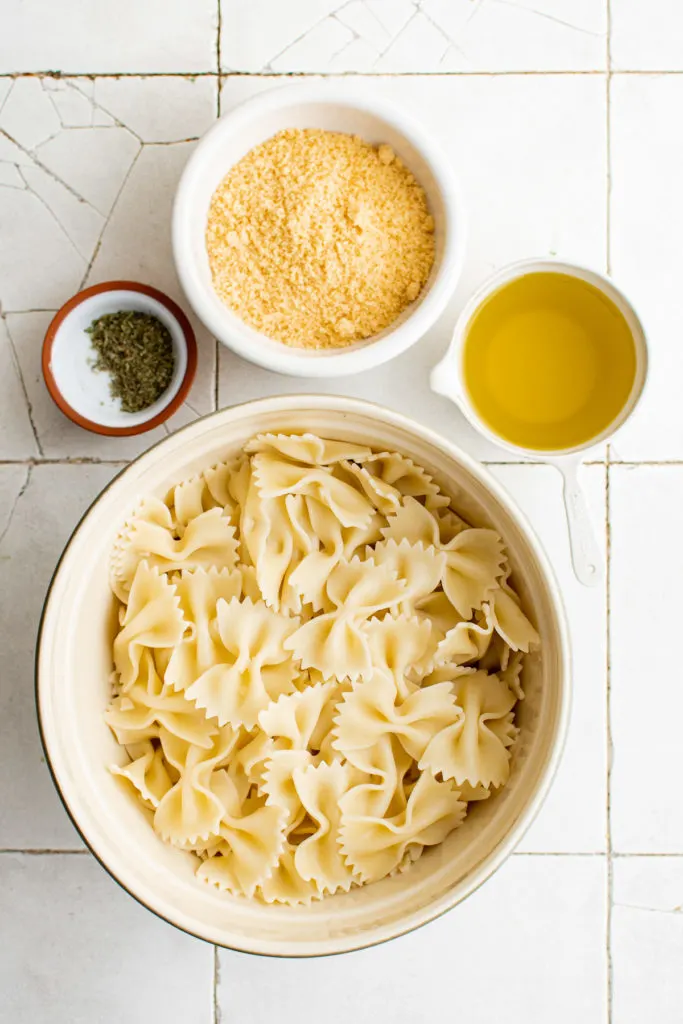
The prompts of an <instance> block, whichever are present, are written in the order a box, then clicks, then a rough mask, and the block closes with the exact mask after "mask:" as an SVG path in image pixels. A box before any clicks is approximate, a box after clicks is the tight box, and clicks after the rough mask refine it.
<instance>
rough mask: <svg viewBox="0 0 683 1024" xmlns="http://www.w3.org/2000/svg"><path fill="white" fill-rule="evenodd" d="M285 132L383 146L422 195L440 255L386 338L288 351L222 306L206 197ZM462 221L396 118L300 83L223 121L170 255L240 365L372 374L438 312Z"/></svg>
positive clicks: (205, 146) (424, 140)
mask: <svg viewBox="0 0 683 1024" xmlns="http://www.w3.org/2000/svg"><path fill="white" fill-rule="evenodd" d="M284 128H324V129H327V130H329V131H336V132H348V133H352V134H357V135H360V136H361V137H362V138H363V139H365V140H366V141H368V142H371V143H374V144H378V143H381V142H386V143H388V144H389V145H390V146H391V147H392V149H393V150H394V151H395V152H396V153H397V154H398V156H399V157H400V158H401V160H403V162H404V163H405V164H406V166H407V167H408V168H409V169H410V170H411V171H412V173H413V174H414V175H415V177H416V179H417V180H418V181H419V182H420V184H421V185H422V187H423V188H424V190H425V192H426V194H427V200H428V203H429V207H430V211H431V213H432V215H433V217H434V221H435V225H436V230H435V243H436V256H435V260H434V266H433V268H432V271H431V274H430V277H429V279H428V281H427V284H426V286H425V287H424V288H423V290H422V293H421V295H420V297H419V298H418V299H417V301H416V302H414V303H412V304H411V305H410V306H408V308H407V309H406V310H404V312H403V313H402V314H401V316H400V317H399V318H398V319H397V320H396V321H395V322H394V323H393V324H392V325H391V326H390V327H388V328H387V329H386V330H384V331H382V332H381V333H380V334H377V335H374V336H373V337H372V338H369V339H366V340H365V341H361V342H356V343H355V344H353V345H349V346H348V348H344V349H341V350H340V349H335V350H327V351H310V350H306V349H296V348H290V347H289V346H287V345H284V344H282V343H281V342H278V341H274V340H273V339H272V338H268V337H267V336H266V335H265V334H261V333H260V332H258V331H256V330H254V328H252V327H249V326H248V325H247V324H246V323H244V321H243V320H241V319H240V318H239V317H238V316H237V315H236V314H235V313H233V312H232V311H231V310H230V309H229V308H228V307H227V306H226V305H225V304H224V303H223V302H222V301H221V299H220V298H219V297H218V295H217V294H216V292H215V290H214V288H213V284H212V281H211V271H210V268H209V260H208V256H207V252H206V241H205V231H206V221H207V215H208V209H209V203H210V200H211V196H212V195H213V193H214V191H215V190H216V188H217V186H218V185H219V183H220V182H221V181H222V179H223V178H224V177H225V175H226V174H227V172H228V171H229V170H230V168H231V167H232V166H233V165H234V164H235V163H237V161H238V160H240V159H241V158H242V157H243V156H244V155H245V154H246V153H247V152H249V150H250V149H253V147H254V146H256V145H258V144H259V143H260V142H263V141H265V140H266V139H268V138H270V137H271V136H273V135H275V134H276V132H278V131H281V130H282V129H284ZM464 246H465V230H464V218H463V212H462V204H461V201H460V193H459V188H458V184H457V180H456V178H455V175H454V173H453V171H452V169H451V167H450V165H449V163H448V161H447V160H446V158H445V157H444V155H443V154H442V153H441V151H440V149H439V147H438V146H436V145H435V143H434V142H433V141H432V140H431V139H430V137H429V135H427V134H426V133H425V132H424V131H423V130H422V128H421V127H420V126H419V125H418V124H416V123H414V122H413V121H412V120H411V119H410V118H409V117H407V116H406V115H405V114H404V113H403V112H402V111H401V110H398V109H397V108H395V107H393V106H392V105H391V104H388V103H386V102H385V101H384V100H380V99H378V98H377V97H375V96H373V95H371V94H370V95H368V94H367V91H366V92H364V93H361V91H360V90H359V88H358V86H356V85H353V84H350V83H342V84H341V85H340V84H338V83H334V82H299V83H296V84H295V85H289V86H285V87H282V88H277V89H271V90H269V91H268V92H265V93H262V94H261V95H259V96H255V97H254V98H253V99H250V100H247V101H246V102H245V103H243V104H241V106H239V107H237V108H236V109H235V110H233V111H231V112H230V113H229V114H226V115H225V116H224V117H221V118H220V120H219V121H218V122H217V124H216V125H214V127H213V128H211V130H210V131H209V132H207V134H206V135H205V136H204V138H203V139H202V140H201V142H200V143H199V145H198V146H197V148H196V149H195V151H194V153H193V154H192V156H191V157H190V160H189V161H188V164H187V166H186V168H185V170H184V171H183V174H182V177H181V179H180V183H179V185H178V191H177V193H176V199H175V206H174V210H173V254H174V257H175V262H176V267H177V270H178V276H179V278H180V281H181V284H182V286H183V288H184V290H185V294H186V295H187V298H188V301H189V302H190V303H191V305H192V307H193V309H194V311H195V312H196V314H197V316H198V317H199V318H200V320H202V321H203V323H204V324H205V325H206V327H207V328H208V329H209V330H210V331H211V333H212V334H213V335H214V336H215V337H216V338H218V339H219V341H222V342H223V344H224V345H227V346H228V348H231V349H233V351H235V352H237V354H238V355H240V356H243V357H244V358H245V359H249V360H251V362H253V363H258V364H259V366H265V367H266V368H267V369H269V370H276V371H278V372H279V373H288V374H293V375H294V376H300V377H340V376H343V375H344V374H348V373H358V372H359V371H360V370H367V369H369V368H370V367H372V366H378V365H379V364H380V363H384V362H386V361H387V360H389V359H393V358H394V356H397V355H399V354H400V353H401V352H405V350H406V349H407V348H409V346H410V345H413V344H414V343H415V342H416V341H417V340H418V339H419V338H420V337H421V336H422V335H423V334H424V333H425V332H426V331H427V330H428V329H429V327H431V326H432V324H433V323H434V321H435V320H436V319H437V318H438V316H439V315H440V314H441V313H442V312H443V309H444V307H445V306H446V303H447V302H448V299H449V298H450V296H451V295H452V293H453V291H454V289H455V286H456V284H457V281H458V278H459V276H460V271H461V268H462V261H463V255H464Z"/></svg>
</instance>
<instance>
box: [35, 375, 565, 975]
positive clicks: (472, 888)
mask: <svg viewBox="0 0 683 1024" xmlns="http://www.w3.org/2000/svg"><path fill="white" fill-rule="evenodd" d="M301 397H302V396H300V395H279V396H274V397H271V398H261V399H254V400H251V401H247V402H242V403H239V404H237V405H233V406H229V407H227V408H225V409H219V410H217V411H215V412H212V413H208V414H206V415H205V416H202V417H200V418H199V419H197V420H195V421H193V422H192V423H189V424H186V425H185V426H183V427H181V428H179V430H177V431H175V432H174V433H173V434H171V435H170V436H169V437H164V438H162V439H161V440H159V441H158V442H156V443H155V444H154V445H152V446H151V447H150V448H148V449H147V450H146V451H145V452H142V453H140V454H139V455H138V456H136V457H135V458H134V459H132V460H131V461H130V463H129V464H128V465H126V466H124V467H123V468H122V469H121V470H120V471H119V472H118V473H116V475H115V476H114V477H112V479H111V480H110V481H109V482H108V483H107V484H106V485H105V486H104V487H103V488H102V490H101V491H100V492H99V493H98V495H97V496H96V497H95V498H94V499H93V501H92V502H91V503H90V505H89V506H88V508H87V509H86V510H85V511H84V513H83V515H82V516H81V517H80V519H79V520H78V522H77V523H76V525H75V527H74V529H73V531H72V532H71V534H70V536H69V538H68V540H67V542H66V544H65V546H64V549H63V551H62V554H61V555H60V558H59V560H58V562H57V564H56V566H55V568H54V570H53V573H52V576H51V578H50V582H49V585H48V589H47V592H46V595H45V600H44V603H43V608H42V611H41V615H40V622H39V627H38V636H37V641H36V648H35V658H34V698H35V704H36V716H37V720H38V732H39V736H40V742H41V745H42V748H43V752H44V754H45V762H46V764H47V767H48V770H49V772H50V776H51V778H52V782H53V784H54V786H55V789H56V790H57V794H58V796H59V799H60V801H61V803H62V806H63V807H64V810H65V811H66V813H67V815H68V817H69V818H70V820H71V823H72V824H73V826H74V828H75V829H76V832H77V833H78V835H79V836H80V838H81V839H82V840H83V843H84V844H85V846H86V848H87V849H88V850H89V851H90V853H91V854H92V855H93V856H94V857H95V859H96V860H97V861H98V862H99V864H100V865H101V866H102V867H103V868H104V870H105V871H106V872H107V874H108V875H109V876H110V877H111V878H112V879H113V880H114V881H115V882H116V883H117V885H119V886H120V888H122V889H123V890H124V891H125V892H127V893H128V895H129V896H132V897H133V899H135V900H136V902H137V903H139V904H140V905H141V906H143V907H145V908H146V909H147V910H149V911H151V912H152V913H153V914H154V915H155V916H156V917H158V918H159V919H160V920H162V921H165V922H166V923H168V924H170V925H172V926H173V927H175V928H178V929H179V931H182V932H185V933H186V934H188V935H191V936H193V937H194V938H197V939H201V940H202V941H204V942H209V943H211V944H212V945H214V946H217V947H221V948H223V949H230V950H233V951H235V952H241V953H250V954H252V955H256V956H268V957H274V958H282V959H308V958H310V957H318V956H336V955H340V954H342V953H351V952H355V951H357V950H362V949H369V948H371V947H372V946H378V945H382V944H383V943H384V942H388V941H390V940H391V939H394V938H400V937H401V936H403V935H407V934H409V933H410V932H413V931H416V930H417V929H418V928H421V927H423V926H424V925H426V924H429V923H430V922H431V921H434V920H436V919H437V918H439V917H442V916H443V915H444V914H445V913H447V912H448V911H449V910H452V909H453V908H454V907H455V906H456V905H458V904H459V903H461V902H462V901H463V900H464V899H467V897H468V896H471V895H472V893H473V892H476V891H477V889H479V888H480V887H481V886H482V885H483V884H484V882H486V881H487V880H488V879H489V878H490V877H491V876H492V875H493V874H494V873H495V872H496V871H497V870H498V868H499V867H500V866H501V865H502V864H503V863H504V862H505V861H506V860H507V859H508V857H509V856H510V855H511V854H512V853H513V851H514V850H515V848H516V847H517V846H518V844H519V843H520V841H521V840H522V838H523V837H524V835H525V834H526V832H527V831H528V829H529V827H530V826H531V824H532V823H533V821H534V820H535V818H536V816H537V815H538V812H539V810H540V809H541V807H542V805H543V803H544V802H545V799H546V797H547V795H548V792H549V791H550V788H551V786H552V783H553V780H554V778H555V775H556V774H557V770H558V767H559V765H560V762H561V759H562V755H563V752H564V748H565V743H566V738H567V731H568V725H569V718H570V713H571V703H572V673H571V667H572V666H571V645H570V638H569V627H568V623H567V617H566V611H565V606H564V601H563V598H562V593H561V591H560V587H559V584H558V582H557V579H556V576H555V573H554V570H553V568H552V566H551V564H550V561H549V559H548V556H547V555H546V553H545V550H544V549H543V546H542V544H541V542H540V540H539V538H538V536H537V535H536V532H535V530H534V528H533V527H532V526H531V524H530V523H529V522H528V520H527V518H526V515H525V514H524V513H523V512H522V510H521V509H519V508H518V506H517V504H516V502H515V501H514V500H513V499H512V498H511V497H510V495H509V494H508V493H507V491H506V489H505V488H504V487H503V485H502V484H499V483H498V481H497V480H496V479H495V477H493V476H492V475H491V474H490V473H489V472H488V470H487V469H486V467H485V466H483V465H481V464H480V463H479V462H477V461H476V460H475V459H474V458H473V457H472V456H470V455H468V454H467V453H466V452H464V451H462V449H460V448H459V447H458V446H457V445H455V444H453V443H452V442H450V441H449V440H448V439H447V438H445V437H443V436H442V435H440V434H438V433H437V432H436V431H434V430H431V429H430V428H429V427H425V426H423V425H422V424H419V423H417V422H416V421H415V420H412V419H411V418H410V417H408V416H405V415H403V414H402V413H399V412H395V411H393V410H391V409H387V408H386V407H385V406H383V405H381V404H379V403H376V402H368V401H365V400H363V399H358V398H351V397H345V396H339V395H335V396H332V395H325V394H311V395H306V396H304V397H305V399H306V401H307V402H309V403H310V406H311V408H314V409H328V410H329V409H332V410H333V411H335V412H339V413H347V414H348V413H353V412H356V413H358V414H366V415H370V416H373V415H374V416H375V418H380V419H382V420H384V421H385V422H387V423H389V424H390V425H392V426H397V427H399V428H403V429H406V430H408V431H410V432H412V433H415V434H417V435H418V436H419V437H420V438H421V439H422V440H424V441H426V442H427V443H429V444H432V445H434V446H435V447H436V448H438V449H440V450H441V451H443V452H444V453H445V454H446V455H447V456H448V457H450V458H453V459H455V460H456V461H459V462H461V463H462V464H463V466H464V467H465V468H466V469H467V470H468V471H469V472H471V473H472V474H473V475H474V476H475V477H477V478H478V479H479V481H480V482H481V483H483V484H484V485H485V486H486V487H487V488H488V489H489V490H490V491H491V493H492V494H493V496H494V498H495V499H496V500H497V501H499V502H500V503H501V504H502V505H503V507H504V508H505V510H506V512H507V513H508V514H509V515H510V516H511V517H512V518H513V520H515V521H516V524H517V526H518V527H519V528H520V529H521V531H522V532H523V534H524V536H525V538H526V540H527V542H528V543H529V545H530V547H531V549H532V553H533V555H534V558H535V559H536V560H537V562H538V565H539V567H540V569H541V572H542V575H543V577H544V578H545V581H546V584H547V587H548V591H549V595H550V598H551V601H552V605H553V608H554V611H555V620H556V627H557V641H558V648H559V651H560V676H561V678H560V680H559V701H558V706H559V710H558V715H557V722H556V726H555V735H554V737H553V740H552V745H551V747H550V749H549V752H548V755H547V759H546V762H545V765H544V766H543V767H542V770H541V772H540V774H539V778H538V780H537V782H536V788H535V790H534V792H533V794H532V796H531V799H530V800H529V801H528V803H527V804H526V805H525V807H524V809H523V811H522V812H521V814H520V815H519V817H518V819H517V820H516V821H515V822H514V824H513V825H512V826H511V828H510V830H509V831H508V833H507V835H505V836H504V837H503V838H502V839H501V840H500V841H499V842H498V843H497V845H496V846H494V847H493V849H491V850H490V851H489V852H488V854H487V855H485V856H484V857H483V858H482V859H481V861H480V862H479V863H478V864H477V865H476V866H475V867H474V869H473V870H472V871H471V872H470V874H469V875H468V876H465V878H464V879H463V881H462V883H461V885H460V889H459V891H451V892H450V893H449V894H448V895H447V896H446V897H444V898H442V899H441V900H440V901H439V902H438V903H430V904H428V905H427V906H426V907H424V908H422V909H421V910H420V912H419V913H415V914H413V923H411V924H410V925H409V926H407V927H405V926H404V927H400V926H397V927H392V928H391V929H390V932H389V933H387V934H384V935H380V936H379V937H377V938H373V939H371V940H370V941H361V942H360V943H358V944H353V943H352V944H346V945H343V946H341V948H339V949H331V950H326V951H324V952H308V951H304V952H300V951H294V952H289V951H287V952H276V951H273V950H263V949H255V948H253V946H249V945H248V944H243V945H230V944H228V943H227V942H223V941H221V940H220V939H219V938H217V937H215V936H214V937H209V936H207V935H206V934H202V933H201V932H200V931H195V930H193V929H192V928H190V927H188V926H187V925H185V924H181V923H179V920H177V919H174V916H173V915H172V914H171V913H167V912H162V910H160V909H158V907H157V906H154V905H153V903H154V900H153V899H151V898H150V896H149V894H145V895H142V894H140V893H139V892H137V891H136V890H135V888H134V887H133V886H129V885H127V884H126V883H125V882H123V881H122V880H121V878H120V877H119V876H118V874H117V873H116V868H115V867H113V866H112V865H111V864H110V863H108V862H107V860H106V859H105V855H104V854H100V853H99V852H98V850H97V849H96V848H95V845H94V843H93V842H92V841H91V840H90V839H89V837H88V836H87V835H86V834H85V832H84V831H83V829H82V827H81V825H80V824H79V821H78V818H77V815H76V812H75V811H74V810H72V807H71V805H70V803H69V797H68V796H67V794H66V792H65V788H66V787H64V788H63V786H62V783H60V781H59V778H58V773H57V769H56V768H55V765H54V763H53V761H52V758H51V756H50V741H49V738H48V728H46V723H45V721H44V718H43V709H42V700H41V693H42V692H43V691H44V690H45V688H46V684H45V683H44V682H43V677H44V676H45V675H46V674H47V672H46V668H47V666H43V665H42V664H41V662H42V658H41V651H42V641H43V634H44V632H45V630H46V628H47V626H48V625H49V618H50V616H51V599H52V595H53V592H54V590H55V586H56V584H57V581H58V579H59V577H60V575H61V574H62V573H64V572H67V571H68V567H69V566H68V562H69V557H70V552H71V548H72V544H73V542H74V540H75V539H76V536H77V534H78V533H79V531H80V529H81V527H82V526H83V525H84V523H85V521H86V519H88V518H89V517H90V515H91V514H92V513H93V512H94V511H95V509H96V507H97V505H98V504H99V503H100V501H101V500H102V499H103V497H104V496H105V495H106V494H107V493H108V492H109V490H110V489H111V488H112V487H113V486H114V485H115V484H116V483H117V482H118V481H119V480H120V479H121V478H122V477H124V476H125V475H126V474H127V473H128V472H130V471H131V470H133V468H134V467H135V466H137V464H138V463H140V462H142V461H143V460H145V459H147V458H149V459H150V460H151V459H152V458H153V457H157V458H158V455H159V451H158V450H159V449H162V448H163V446H164V445H169V444H170V443H172V442H173V440H174V439H176V438H177V437H178V435H181V434H187V433H189V432H190V431H192V430H193V429H196V427H197V425H198V424H203V423H206V422H208V421H213V420H218V419H220V418H221V417H225V418H228V419H229V418H231V417H234V416H237V417H239V416H241V415H248V414H249V413H254V414H256V415H258V414H259V413H265V412H282V411H293V410H294V411H298V410H300V408H301ZM378 414H379V417H378ZM153 453H156V455H155V456H154V454H153ZM148 900H149V902H148ZM178 917H180V915H178Z"/></svg>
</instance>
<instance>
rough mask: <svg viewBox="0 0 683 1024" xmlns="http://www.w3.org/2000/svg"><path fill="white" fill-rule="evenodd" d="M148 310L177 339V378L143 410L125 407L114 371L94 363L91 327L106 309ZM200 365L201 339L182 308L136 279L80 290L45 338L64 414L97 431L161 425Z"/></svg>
mask: <svg viewBox="0 0 683 1024" xmlns="http://www.w3.org/2000/svg"><path fill="white" fill-rule="evenodd" d="M121 310H134V311H136V312H140V313H149V314H150V315H151V316H155V317H156V318H157V320H159V321H161V323H162V324H163V325H164V326H165V327H166V328H167V329H168V331H169V332H170V335H171V339H172V341H173V355H174V359H175V366H174V370H173V378H172V380H171V383H170V384H169V386H168V387H167V388H166V390H165V391H164V393H163V394H162V395H161V396H160V397H159V398H158V399H157V400H156V402H153V403H152V405H150V406H148V407H147V408H146V409H141V410H140V412H123V411H122V410H121V409H120V408H119V403H118V401H117V399H113V398H112V397H111V395H110V393H109V375H108V374H106V373H101V372H99V371H95V370H93V368H92V362H93V356H94V353H93V349H92V346H91V344H90V338H89V336H88V335H87V334H86V328H88V327H89V326H90V324H91V323H92V322H93V320H96V319H97V318H98V317H100V316H103V315H104V314H105V313H118V312H120V311H121ZM196 369H197V342H196V340H195V336H194V331H193V330H192V327H191V325H190V321H189V320H188V319H187V317H186V316H185V314H184V313H183V311H182V309H180V307H179V306H177V305H176V303H175V302H173V300H172V299H169V297H168V296H167V295H164V293H163V292H160V291H158V290H157V289H156V288H151V287H150V286H149V285H146V284H137V283H136V282H135V281H106V282H105V283H104V284H97V285H94V286H93V287H92V288H86V289H85V290H84V291H82V292H78V294H77V295H74V296H73V298H71V299H69V301H68V302H66V303H65V304H64V305H63V306H62V308H61V309H60V310H59V312H57V313H56V314H55V316H54V318H53V320H52V323H51V324H50V326H49V327H48V329H47V333H46V335H45V340H44V342H43V376H44V377H45V383H46V384H47V389H48V391H49V392H50V395H51V396H52V398H53V399H54V401H55V402H56V404H57V405H58V406H59V408H60V409H61V410H62V412H63V413H64V415H65V416H68V417H69V419H70V420H73V422H74V423H77V424H78V426H79V427H84V428H85V429H86V430H92V431H93V432H94V433H96V434H107V435H109V436H111V437H128V436H130V435H131V434H143V433H144V432H145V431H146V430H152V429H153V428H154V427H158V426H159V424H160V423H163V422H164V420H167V419H168V418H169V416H172V415H173V413H174V412H175V411H176V410H177V409H178V408H179V406H180V405H182V403H183V402H184V401H185V398H186V397H187V394H188V392H189V390H190V387H191V386H192V381H193V380H194V375H195V372H196Z"/></svg>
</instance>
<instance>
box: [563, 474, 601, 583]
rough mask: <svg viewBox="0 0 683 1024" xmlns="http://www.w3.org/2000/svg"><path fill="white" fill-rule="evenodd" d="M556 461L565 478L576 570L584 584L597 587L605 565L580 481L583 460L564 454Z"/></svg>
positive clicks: (573, 562) (570, 534)
mask: <svg viewBox="0 0 683 1024" xmlns="http://www.w3.org/2000/svg"><path fill="white" fill-rule="evenodd" d="M553 461H554V463H555V465H556V467H557V468H558V469H559V471H560V473H561V474H562V477H563V480H564V492H563V496H564V507H565V511H566V513H567V524H568V526H569V546H570V549H571V554H572V564H573V566H574V573H575V574H576V578H577V579H578V580H579V582H580V583H583V585H584V586H585V587H594V586H597V584H598V583H600V581H601V580H602V579H603V578H604V575H605V566H604V562H603V558H602V553H601V551H600V548H599V547H598V542H597V540H596V538H595V531H594V529H593V523H592V519H591V514H590V510H589V508H588V503H587V501H586V495H585V494H584V492H583V490H582V488H581V485H580V483H579V467H580V465H581V460H580V459H574V458H568V457H565V458H560V459H555V460H553Z"/></svg>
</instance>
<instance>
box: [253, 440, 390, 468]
mask: <svg viewBox="0 0 683 1024" xmlns="http://www.w3.org/2000/svg"><path fill="white" fill-rule="evenodd" d="M244 450H245V452H249V453H250V454H251V453H255V452H267V451H273V452H279V453H280V455H284V456H285V457H286V458H287V459H290V460H291V461H292V462H303V463H307V464H308V465H310V466H329V465H332V464H333V463H335V462H341V461H342V460H346V459H364V458H367V457H368V456H369V455H371V454H372V450H371V449H370V448H368V447H366V445H363V444H353V443H352V442H350V441H331V440H330V439H329V438H322V437H317V436H316V435H315V434H259V435H258V436H257V437H255V438H253V440H251V441H247V443H246V445H245V446H244Z"/></svg>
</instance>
